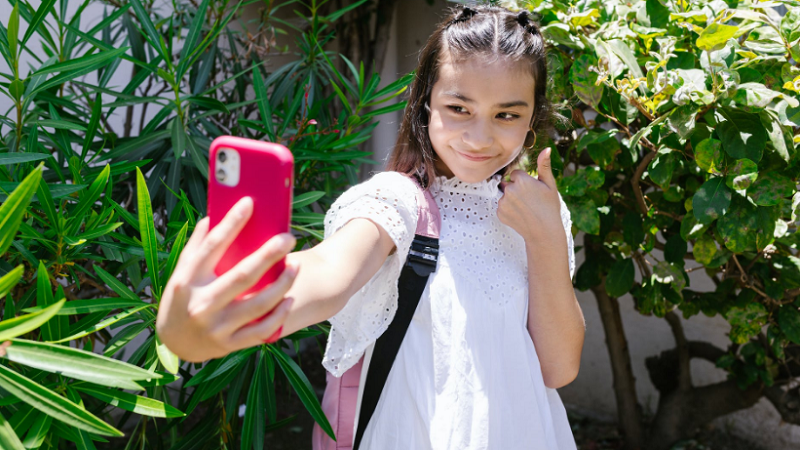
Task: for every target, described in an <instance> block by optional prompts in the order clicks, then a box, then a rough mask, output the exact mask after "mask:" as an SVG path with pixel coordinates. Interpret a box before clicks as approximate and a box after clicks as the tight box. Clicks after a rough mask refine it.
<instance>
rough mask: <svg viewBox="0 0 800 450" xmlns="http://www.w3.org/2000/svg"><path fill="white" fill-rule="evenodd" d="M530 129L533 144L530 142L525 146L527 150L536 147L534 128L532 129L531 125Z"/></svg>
mask: <svg viewBox="0 0 800 450" xmlns="http://www.w3.org/2000/svg"><path fill="white" fill-rule="evenodd" d="M530 131H531V133H533V144H531V145H530V146H528V147H526V149H527V150H532V149H534V148H535V147H536V130H534V129H533V127H531V128H530Z"/></svg>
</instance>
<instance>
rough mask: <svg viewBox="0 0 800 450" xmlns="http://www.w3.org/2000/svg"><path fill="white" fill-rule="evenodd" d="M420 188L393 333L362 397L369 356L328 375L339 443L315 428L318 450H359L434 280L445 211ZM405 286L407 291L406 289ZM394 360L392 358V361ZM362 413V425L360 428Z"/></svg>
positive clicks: (328, 405)
mask: <svg viewBox="0 0 800 450" xmlns="http://www.w3.org/2000/svg"><path fill="white" fill-rule="evenodd" d="M410 178H411V179H412V180H413V181H414V183H415V184H416V185H417V188H418V190H417V205H418V208H417V209H418V214H417V229H416V232H415V236H414V241H413V242H412V244H411V249H410V250H409V254H408V257H407V258H406V264H405V266H404V267H403V272H402V274H401V276H400V280H399V281H398V287H399V288H400V289H399V291H400V292H399V294H400V295H399V298H398V307H397V313H396V314H395V317H394V319H392V323H391V324H390V325H389V328H388V329H387V330H386V331H385V332H384V333H383V334H382V335H381V336H380V337H379V338H378V340H377V341H376V343H375V350H374V351H373V354H374V355H382V356H381V358H380V359H372V360H371V361H370V364H369V367H368V368H367V371H368V373H367V378H366V382H365V385H364V390H363V393H362V398H359V397H358V391H359V384H360V381H361V372H362V369H363V368H364V367H363V366H364V356H363V355H362V356H361V358H360V359H359V360H358V362H357V363H356V364H355V365H354V366H353V367H351V368H350V369H349V370H347V371H346V372H345V373H344V374H342V376H341V377H339V378H337V377H335V376H333V375H332V374H331V373H330V372H328V373H327V385H326V387H325V394H324V396H323V398H322V411H323V412H324V413H325V416H327V418H328V421H329V422H330V424H331V427H332V428H333V432H334V434H335V435H336V438H337V440H336V441H334V440H333V439H331V438H330V437H329V436H328V435H327V434H326V433H325V432H324V431H322V428H320V426H319V425H318V424H316V423H315V424H314V431H313V436H312V446H313V447H312V448H313V449H314V450H357V449H358V446H359V444H360V441H361V438H362V437H363V433H364V430H365V429H366V426H367V423H369V419H370V418H371V417H372V413H373V412H374V410H375V406H376V405H377V403H378V398H379V397H380V393H381V391H382V388H383V385H384V384H385V382H386V377H388V375H389V370H390V369H391V366H392V363H393V362H394V358H395V356H396V355H397V350H398V349H399V347H400V344H401V343H402V340H403V336H405V331H406V329H407V328H408V325H409V323H410V322H411V318H412V316H413V315H414V311H415V310H416V306H417V304H418V303H419V298H420V297H421V296H422V291H423V290H424V289H425V284H427V280H428V276H429V275H430V274H431V273H432V272H434V271H435V270H436V263H437V260H438V254H439V230H440V228H441V218H440V216H439V207H438V206H437V205H436V201H435V200H434V199H433V196H432V195H431V193H430V191H428V190H427V189H422V187H421V186H420V185H419V183H418V182H417V180H416V179H415V178H414V177H410ZM403 286H405V288H406V289H402V287H403ZM387 355H389V357H387ZM356 411H359V423H358V424H356V420H355V418H356Z"/></svg>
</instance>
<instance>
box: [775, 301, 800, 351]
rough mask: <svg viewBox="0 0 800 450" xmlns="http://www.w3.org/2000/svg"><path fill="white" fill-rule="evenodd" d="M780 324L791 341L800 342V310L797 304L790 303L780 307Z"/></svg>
mask: <svg viewBox="0 0 800 450" xmlns="http://www.w3.org/2000/svg"><path fill="white" fill-rule="evenodd" d="M778 325H780V327H781V331H783V334H785V335H786V337H787V338H788V339H789V340H790V341H792V342H794V343H795V344H800V311H798V310H797V307H796V306H794V305H792V304H791V303H790V304H788V305H783V306H781V307H780V308H779V309H778Z"/></svg>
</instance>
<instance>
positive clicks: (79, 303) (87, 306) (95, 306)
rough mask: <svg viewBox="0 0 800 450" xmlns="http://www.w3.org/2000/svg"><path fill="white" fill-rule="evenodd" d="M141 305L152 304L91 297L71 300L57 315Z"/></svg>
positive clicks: (38, 309)
mask: <svg viewBox="0 0 800 450" xmlns="http://www.w3.org/2000/svg"><path fill="white" fill-rule="evenodd" d="M139 306H152V305H150V304H149V303H145V302H143V301H141V300H139V299H126V298H117V297H111V298H91V299H85V300H71V301H69V302H67V303H66V304H65V305H64V307H63V308H61V309H60V310H59V311H58V313H56V315H58V316H73V315H75V314H90V313H95V312H100V311H111V310H113V309H121V308H130V307H139ZM41 310H42V308H40V307H38V306H34V307H31V308H25V309H23V310H22V311H23V312H38V311H41Z"/></svg>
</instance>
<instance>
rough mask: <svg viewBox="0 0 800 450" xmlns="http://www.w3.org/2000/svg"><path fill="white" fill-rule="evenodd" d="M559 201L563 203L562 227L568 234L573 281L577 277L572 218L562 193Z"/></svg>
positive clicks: (570, 272)
mask: <svg viewBox="0 0 800 450" xmlns="http://www.w3.org/2000/svg"><path fill="white" fill-rule="evenodd" d="M558 200H559V201H561V225H563V226H564V232H565V233H567V252H568V255H569V277H570V279H572V277H573V276H574V275H575V242H574V240H573V238H572V217H571V216H570V213H569V208H568V207H567V204H566V203H564V199H563V198H562V197H561V193H559V194H558Z"/></svg>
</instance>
